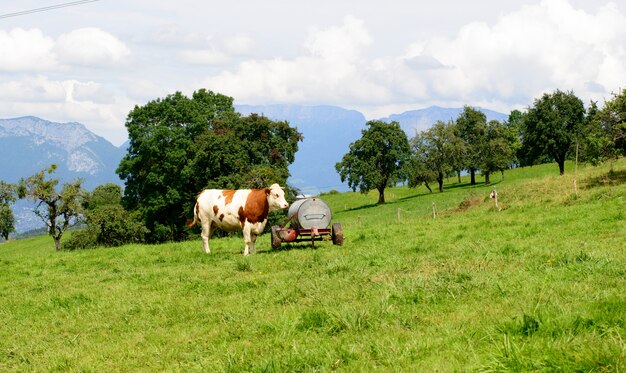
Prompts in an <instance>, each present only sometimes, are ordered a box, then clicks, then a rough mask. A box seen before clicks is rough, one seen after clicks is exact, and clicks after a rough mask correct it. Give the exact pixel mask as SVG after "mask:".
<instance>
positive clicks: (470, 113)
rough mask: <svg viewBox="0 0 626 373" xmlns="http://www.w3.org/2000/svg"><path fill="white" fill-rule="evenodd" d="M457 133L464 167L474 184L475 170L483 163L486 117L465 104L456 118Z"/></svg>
mask: <svg viewBox="0 0 626 373" xmlns="http://www.w3.org/2000/svg"><path fill="white" fill-rule="evenodd" d="M456 126H457V130H458V134H459V136H460V137H461V139H462V140H463V143H464V149H465V157H464V160H465V161H464V164H465V167H464V168H465V169H466V170H467V171H469V173H470V180H471V184H472V185H474V184H476V171H477V170H479V169H480V167H481V165H482V163H483V154H482V152H483V151H484V143H485V141H486V136H487V117H486V116H485V114H484V113H483V112H481V111H480V110H476V109H474V108H472V107H470V106H465V107H464V108H463V112H462V113H461V114H460V115H459V116H458V118H457V119H456Z"/></svg>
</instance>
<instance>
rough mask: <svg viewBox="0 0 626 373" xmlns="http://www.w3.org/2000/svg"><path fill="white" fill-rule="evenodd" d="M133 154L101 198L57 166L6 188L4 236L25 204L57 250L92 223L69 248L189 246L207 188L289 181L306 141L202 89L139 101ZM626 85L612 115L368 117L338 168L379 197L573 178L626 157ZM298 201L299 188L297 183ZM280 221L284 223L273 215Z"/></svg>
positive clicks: (131, 130)
mask: <svg viewBox="0 0 626 373" xmlns="http://www.w3.org/2000/svg"><path fill="white" fill-rule="evenodd" d="M125 125H126V128H127V130H128V135H129V148H128V151H127V153H126V155H125V156H124V158H123V159H122V161H121V162H120V165H119V167H118V169H117V173H118V175H119V176H120V178H121V179H122V180H123V181H124V184H125V188H124V189H123V190H122V188H121V187H120V186H119V185H116V184H104V185H100V186H98V187H96V188H95V189H94V190H93V191H92V192H91V193H88V192H86V191H85V190H84V189H83V188H82V180H80V179H78V180H74V181H72V182H70V183H65V184H63V186H62V187H61V188H60V189H59V188H58V186H59V180H58V179H55V178H54V177H53V174H54V171H55V169H56V166H54V165H52V166H50V167H48V168H46V169H44V170H42V171H40V172H38V173H36V174H35V175H32V176H30V177H28V178H25V179H22V180H20V181H19V183H17V184H16V185H13V184H9V183H5V182H3V181H0V236H1V237H4V239H8V238H9V235H10V234H11V232H14V230H15V228H14V224H15V218H14V216H13V214H12V211H11V208H10V206H11V204H12V203H14V202H15V201H16V200H17V199H21V198H27V199H30V200H32V201H33V202H35V214H36V215H37V216H39V217H40V218H41V219H42V220H43V221H44V222H45V224H46V227H47V230H48V233H49V235H50V236H51V237H52V238H53V240H54V242H55V248H56V249H57V250H61V238H62V236H63V233H64V232H65V231H66V230H67V229H68V228H69V227H70V226H72V225H75V224H77V223H83V224H86V228H85V229H81V230H77V231H76V232H74V233H73V235H72V237H71V238H70V239H69V240H67V241H66V243H65V248H66V249H81V248H89V247H96V246H117V245H122V244H126V243H130V242H151V243H157V242H164V241H170V240H183V239H185V238H186V237H187V235H188V234H189V233H190V232H189V230H188V229H187V228H186V227H185V224H184V222H185V220H186V219H187V218H188V217H189V216H190V214H192V212H193V203H194V201H195V196H196V194H197V193H199V192H200V191H201V190H203V189H206V188H219V189H239V188H262V187H265V186H267V185H270V184H272V183H279V184H281V185H286V180H287V177H288V176H289V171H288V166H289V165H290V164H291V163H293V161H294V157H295V153H296V152H297V150H298V142H300V141H302V140H303V137H302V134H301V133H299V132H298V131H297V129H296V128H293V127H291V126H290V125H289V123H288V122H286V121H273V120H270V119H268V118H266V117H264V116H259V115H256V114H252V115H249V116H242V115H241V114H239V113H236V112H235V110H234V106H233V99H232V98H230V97H228V96H224V95H221V94H219V93H214V92H211V91H207V90H204V89H201V90H199V91H197V92H194V93H193V95H192V96H191V97H186V96H184V95H183V94H181V93H180V92H177V93H175V94H172V95H169V96H167V97H165V98H163V99H156V100H154V101H150V102H148V103H147V104H145V105H144V106H135V108H134V109H133V110H131V111H130V113H129V114H128V117H127V119H126V123H125ZM625 133H626V89H625V90H623V91H622V92H620V93H618V94H613V95H612V98H611V99H610V100H608V101H607V102H606V103H605V105H604V107H603V108H602V109H598V107H597V104H596V103H594V102H591V103H590V105H589V107H588V108H585V107H584V105H583V102H582V101H581V100H580V99H579V98H578V97H576V96H575V95H574V93H573V92H562V91H560V90H556V91H555V92H553V93H549V94H544V95H543V96H542V97H541V98H539V99H536V100H535V101H534V103H533V105H532V106H530V107H529V108H528V110H527V111H526V112H521V111H518V110H513V111H512V112H511V113H510V115H509V117H508V119H507V120H506V121H503V122H499V121H495V120H492V121H487V120H486V117H485V115H484V114H483V113H482V112H480V111H479V110H476V109H474V108H472V107H469V106H465V107H464V109H463V112H462V113H461V114H460V115H459V117H458V118H456V119H455V120H450V121H448V122H442V121H438V122H436V123H434V124H433V125H432V127H430V128H429V129H427V130H425V131H421V132H419V133H417V134H416V135H415V136H414V137H412V138H411V139H409V138H408V137H407V135H406V133H404V131H402V129H401V128H400V125H399V124H398V123H397V122H391V123H386V122H382V121H369V122H367V123H366V128H365V129H364V130H363V131H362V137H361V138H360V139H358V140H357V141H355V142H354V143H352V144H351V145H350V148H349V151H348V153H346V154H345V155H344V156H343V158H342V160H341V161H340V162H338V163H337V164H336V170H337V172H338V173H339V175H340V177H341V180H342V182H343V181H347V182H348V185H349V186H350V188H352V189H353V190H356V189H359V190H360V191H361V192H364V193H365V192H368V191H370V190H373V189H375V190H377V191H378V193H379V198H378V203H384V202H385V197H384V191H385V188H387V187H389V186H392V185H396V184H398V183H400V182H408V185H409V186H410V187H417V186H419V185H425V186H426V188H428V189H429V190H430V191H431V192H432V189H431V186H430V185H434V184H435V183H436V184H437V186H438V190H439V191H440V192H443V184H444V179H445V178H447V177H451V176H456V177H458V178H459V181H460V176H461V173H462V172H467V173H468V174H469V175H470V182H471V184H475V183H476V182H477V181H476V175H477V174H481V175H482V176H483V177H484V178H485V183H489V182H490V178H491V175H492V174H493V173H497V172H499V173H500V175H501V177H504V171H505V170H506V169H508V168H511V167H520V166H522V167H523V166H528V165H533V164H539V163H545V162H551V161H554V162H556V163H557V165H558V166H559V172H560V173H561V174H563V173H564V171H565V169H564V163H565V160H566V159H570V158H572V157H573V154H574V152H575V151H576V154H578V156H579V159H580V160H581V161H585V162H590V163H592V164H597V163H599V162H603V161H605V160H607V159H611V158H617V157H619V156H624V155H626V137H625ZM288 191H289V192H290V193H291V194H292V195H295V194H296V192H297V191H295V190H292V189H290V188H288ZM274 219H276V218H274Z"/></svg>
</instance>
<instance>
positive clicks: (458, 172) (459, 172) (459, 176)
mask: <svg viewBox="0 0 626 373" xmlns="http://www.w3.org/2000/svg"><path fill="white" fill-rule="evenodd" d="M456 176H457V177H458V178H459V184H461V170H458V171H457V172H456Z"/></svg>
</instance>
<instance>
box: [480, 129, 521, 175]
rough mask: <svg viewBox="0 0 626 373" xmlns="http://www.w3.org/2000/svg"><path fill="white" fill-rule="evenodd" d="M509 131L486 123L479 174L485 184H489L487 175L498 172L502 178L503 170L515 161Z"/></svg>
mask: <svg viewBox="0 0 626 373" xmlns="http://www.w3.org/2000/svg"><path fill="white" fill-rule="evenodd" d="M509 134H510V131H509V129H508V128H507V127H506V126H505V125H503V124H502V123H500V122H498V121H497V120H492V121H489V123H487V136H486V142H485V143H484V148H483V150H482V154H483V163H482V166H481V173H482V174H483V175H484V176H485V184H489V183H490V180H489V175H490V173H492V172H495V171H500V173H501V174H502V178H504V170H506V169H507V168H509V166H511V164H512V163H513V161H514V159H515V153H514V152H513V149H512V147H511V145H510V139H509Z"/></svg>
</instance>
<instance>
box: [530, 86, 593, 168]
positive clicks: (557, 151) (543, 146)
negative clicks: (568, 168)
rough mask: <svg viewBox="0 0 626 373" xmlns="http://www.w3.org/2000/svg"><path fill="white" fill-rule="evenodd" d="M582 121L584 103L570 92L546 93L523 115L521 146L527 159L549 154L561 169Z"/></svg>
mask: <svg viewBox="0 0 626 373" xmlns="http://www.w3.org/2000/svg"><path fill="white" fill-rule="evenodd" d="M584 121H585V106H584V105H583V102H582V101H581V100H580V99H579V98H578V97H576V95H574V92H572V91H570V92H562V91H560V90H556V91H555V92H554V93H551V94H549V93H546V94H544V95H543V96H542V97H541V98H540V99H537V100H535V102H534V105H533V106H532V107H530V108H529V109H528V112H527V113H526V115H524V117H523V139H522V141H523V146H524V147H526V149H527V151H526V154H527V155H528V156H529V157H530V159H531V160H533V159H537V158H540V157H541V156H543V155H547V156H550V157H551V158H552V159H554V161H556V163H557V164H558V165H559V172H560V174H561V175H563V174H564V173H565V160H566V159H567V157H568V154H569V153H570V151H571V149H572V145H573V144H574V143H575V141H576V139H577V138H578V136H579V133H580V129H581V127H582V125H583V123H584Z"/></svg>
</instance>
